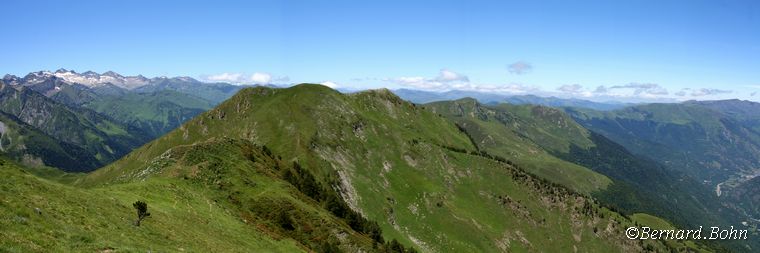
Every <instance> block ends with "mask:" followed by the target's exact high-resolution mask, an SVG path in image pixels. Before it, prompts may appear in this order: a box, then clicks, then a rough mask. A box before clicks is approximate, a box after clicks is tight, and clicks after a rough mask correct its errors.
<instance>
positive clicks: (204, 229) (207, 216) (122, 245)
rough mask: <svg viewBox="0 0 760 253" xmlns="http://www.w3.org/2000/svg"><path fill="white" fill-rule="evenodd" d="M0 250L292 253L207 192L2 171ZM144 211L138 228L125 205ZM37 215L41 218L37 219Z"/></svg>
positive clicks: (291, 245)
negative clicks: (85, 184)
mask: <svg viewBox="0 0 760 253" xmlns="http://www.w3.org/2000/svg"><path fill="white" fill-rule="evenodd" d="M0 181H1V183H0V185H2V186H1V188H0V189H2V192H3V199H2V201H0V226H1V227H3V233H0V248H3V249H4V250H5V251H8V252H51V251H53V252H93V251H102V250H107V249H114V250H115V251H117V252H145V251H157V252H170V251H175V252H176V251H186V252H250V251H258V252H296V251H301V248H299V247H298V245H297V243H295V242H294V241H292V240H287V239H284V240H276V239H273V238H271V237H270V236H268V235H266V234H265V233H263V232H261V231H259V230H257V229H256V228H255V227H252V226H250V225H247V224H245V223H244V222H243V221H241V219H240V218H239V217H237V216H236V215H235V214H234V213H231V212H230V210H229V209H227V208H225V207H223V206H221V205H219V204H217V203H215V202H214V201H213V199H212V198H211V197H210V195H212V194H211V193H210V192H209V191H207V190H203V189H202V188H198V187H197V186H194V185H192V184H189V183H187V182H183V181H181V180H176V179H170V178H153V179H151V180H147V181H144V182H134V183H128V184H121V185H118V186H113V187H107V188H97V189H81V188H77V187H72V186H67V185H62V184H59V183H56V182H52V181H48V180H45V179H40V178H38V177H35V176H33V175H31V174H28V173H27V172H25V171H24V170H22V169H21V168H19V167H18V166H16V165H13V164H11V163H10V162H8V161H3V165H2V166H0ZM137 200H142V201H145V202H147V203H148V210H149V212H150V213H151V216H150V217H149V218H147V219H146V220H144V221H143V223H142V225H141V226H140V227H135V226H134V225H132V222H133V220H134V219H135V218H136V214H135V210H134V209H133V208H132V206H131V204H132V203H133V202H135V201H137ZM35 208H39V210H41V214H38V213H37V212H35Z"/></svg>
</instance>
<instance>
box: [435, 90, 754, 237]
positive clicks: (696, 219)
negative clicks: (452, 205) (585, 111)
mask: <svg viewBox="0 0 760 253" xmlns="http://www.w3.org/2000/svg"><path fill="white" fill-rule="evenodd" d="M425 106H426V107H429V109H430V110H432V111H434V112H437V113H441V114H443V115H445V116H446V117H447V118H449V119H450V120H452V121H453V122H455V123H456V124H457V125H459V126H460V128H461V129H462V130H463V131H465V132H466V133H468V135H469V136H470V137H471V138H472V140H473V142H474V143H476V144H477V146H478V147H479V148H480V149H481V150H483V151H486V152H488V153H492V154H495V155H498V156H504V157H508V158H510V159H515V161H517V162H518V164H523V163H525V164H531V165H533V166H535V167H534V169H533V171H535V172H536V174H537V175H539V176H542V177H545V178H547V179H549V180H553V181H555V182H559V183H564V184H567V185H569V186H571V187H575V188H579V189H589V188H588V187H589V186H588V185H589V184H588V183H589V181H584V179H586V180H588V179H589V178H591V175H599V174H597V173H600V174H602V175H604V176H606V177H604V178H605V179H607V177H609V178H611V179H612V180H614V183H612V184H610V185H609V186H606V187H604V188H601V187H599V188H590V189H591V191H590V193H591V194H593V195H594V196H595V197H597V198H599V199H600V201H601V202H603V203H605V204H608V205H611V206H613V207H615V208H617V209H619V210H621V211H622V212H624V213H626V214H633V213H638V212H646V213H649V214H654V215H657V216H660V217H665V218H667V219H668V220H671V221H673V222H674V223H676V224H678V225H680V226H682V227H694V226H699V225H701V224H705V223H709V224H723V225H739V224H740V221H741V219H740V216H741V215H739V213H736V212H733V211H731V210H728V209H726V208H723V206H722V205H721V203H720V201H719V200H718V199H717V198H716V197H715V196H714V195H713V194H712V189H710V188H708V187H705V186H703V185H701V184H700V183H698V182H697V181H696V180H694V179H693V178H690V177H688V176H686V175H684V174H681V173H677V172H673V171H669V170H667V169H665V168H663V166H661V165H659V164H657V163H655V162H652V161H650V160H647V159H642V158H639V157H636V156H634V155H632V154H631V153H629V152H628V151H627V150H626V149H625V148H623V147H621V146H620V145H618V144H616V143H614V142H612V141H610V140H609V139H606V138H605V137H603V136H601V135H599V134H596V133H594V132H589V131H588V130H586V129H585V128H583V127H582V126H580V125H579V124H578V123H576V122H575V121H573V119H572V118H570V117H569V116H568V115H566V114H565V113H564V112H563V111H561V110H559V109H555V108H549V107H544V106H528V105H509V104H500V105H494V106H484V105H481V104H479V103H478V102H477V101H475V100H473V99H462V100H457V101H446V102H436V103H431V104H427V105H425ZM521 148H522V150H523V151H522V152H520V151H521ZM524 150H529V151H532V152H525V151H524ZM537 158H538V159H537ZM558 158H560V159H562V160H564V161H562V160H560V161H562V162H563V163H558V164H560V165H564V166H551V164H547V163H546V161H551V160H552V159H554V160H559V159H558ZM535 160H538V162H533V161H535ZM566 164H572V165H573V166H567V165H566ZM581 166H582V167H581ZM529 168H530V167H529ZM573 168H580V169H577V170H576V171H572V172H571V173H568V171H571V169H573ZM587 168H588V169H587ZM589 169H591V170H589ZM592 170H593V172H592ZM581 173H585V174H581ZM579 174H580V175H579ZM567 175H571V176H567ZM572 175H579V176H576V177H572ZM568 178H569V179H575V180H567V179H568ZM562 180H565V181H562ZM607 180H609V179H607ZM592 182H593V181H592ZM584 186H585V187H587V188H583V187H584ZM591 186H593V184H591ZM736 247H737V248H742V247H743V246H736Z"/></svg>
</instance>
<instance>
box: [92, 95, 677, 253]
mask: <svg viewBox="0 0 760 253" xmlns="http://www.w3.org/2000/svg"><path fill="white" fill-rule="evenodd" d="M219 138H224V139H232V140H236V141H240V142H242V143H253V144H255V145H258V146H265V147H267V149H268V150H271V152H272V154H273V156H276V157H278V159H280V158H281V160H283V161H293V162H297V163H298V164H300V167H302V168H303V170H304V171H308V172H309V173H311V174H313V175H314V177H315V179H316V180H317V181H318V182H319V184H323V185H327V186H330V187H329V188H332V189H335V190H336V192H337V193H338V195H339V196H340V198H341V199H343V200H345V202H346V205H347V206H348V207H349V208H350V209H351V210H354V211H355V212H357V213H360V214H361V215H362V216H364V217H367V218H368V219H369V220H373V221H377V222H378V223H379V227H380V228H381V229H382V234H383V236H384V238H385V240H386V241H389V240H392V239H395V240H398V241H399V242H401V243H402V244H404V245H408V246H412V247H414V248H417V249H419V250H421V251H433V252H439V251H448V250H453V251H460V252H462V251H481V252H494V251H508V250H510V249H513V250H514V249H526V250H534V251H561V250H562V249H567V248H568V247H575V248H578V250H579V251H624V252H628V251H641V250H643V248H641V247H644V246H646V245H640V244H639V243H635V242H634V241H631V240H628V239H625V238H624V236H623V233H622V229H623V227H624V226H625V225H624V224H628V223H629V221H627V219H626V218H622V217H621V216H619V215H618V214H616V213H613V212H610V211H609V210H607V209H605V208H601V207H600V206H599V204H597V203H595V202H594V201H593V200H590V199H588V198H586V197H583V196H581V195H579V194H576V193H574V192H573V191H569V190H567V189H566V188H564V187H560V186H557V185H555V184H551V183H549V182H548V181H545V180H543V179H539V178H536V177H534V176H531V175H529V174H527V173H525V172H523V170H522V169H521V168H519V167H516V166H515V165H512V164H514V163H513V162H511V161H509V162H507V161H506V160H502V159H496V158H495V157H493V156H491V155H487V154H482V153H479V152H478V151H477V149H476V147H475V146H474V145H473V144H472V142H471V140H470V139H469V138H468V136H467V135H466V134H464V133H462V132H461V131H460V130H459V129H458V128H457V127H456V125H455V124H453V123H451V122H449V121H448V120H447V119H446V118H443V117H440V116H438V115H437V114H435V113H432V112H431V111H429V110H426V109H423V108H421V107H419V106H416V105H414V104H411V103H408V102H405V101H403V100H401V99H400V98H398V97H396V96H395V95H393V94H392V93H390V92H389V91H387V90H378V91H367V92H360V93H356V94H350V95H345V94H340V93H338V92H336V91H334V90H331V89H329V88H327V87H324V86H321V85H310V84H303V85H298V86H295V87H292V88H288V89H271V88H263V87H259V88H247V89H243V90H241V91H240V92H239V93H238V94H237V95H235V96H234V97H232V98H230V99H229V100H227V101H225V102H224V103H222V104H220V105H219V106H218V107H216V108H214V109H212V110H210V111H207V112H205V113H202V114H201V115H199V116H198V117H196V118H194V119H192V120H190V121H188V122H187V123H185V124H184V125H183V126H181V127H180V128H178V129H175V130H173V131H171V132H170V133H168V134H167V135H165V136H163V137H161V138H159V139H157V140H155V141H153V142H151V143H148V144H146V145H145V146H143V147H141V148H139V149H137V150H135V151H134V152H132V153H130V154H129V155H127V156H125V157H124V158H123V159H121V160H119V161H117V162H116V163H113V164H111V165H109V166H107V167H105V168H103V169H101V170H98V171H95V172H93V173H91V174H90V175H88V176H86V177H85V178H83V179H82V180H81V181H80V182H79V184H80V185H101V186H103V185H113V184H117V185H118V184H123V183H126V184H129V183H130V182H139V181H142V180H152V179H155V178H162V177H164V176H167V175H169V176H171V175H182V174H184V173H182V172H180V173H175V172H173V171H176V170H181V171H187V172H188V173H195V174H197V175H200V174H203V173H205V172H204V171H207V170H213V171H216V170H222V171H225V170H226V167H225V166H222V167H219V166H217V165H215V164H216V163H213V162H209V163H208V165H203V166H200V165H199V166H198V167H193V166H192V164H194V163H195V162H192V163H181V162H178V159H179V158H178V157H180V156H178V155H175V153H177V152H179V150H184V149H186V148H184V147H187V146H188V145H191V146H197V145H198V143H203V142H208V141H211V140H215V139H219ZM234 150H236V149H227V148H225V149H223V151H221V152H219V153H220V154H227V153H229V154H234V153H235V152H236V151H234ZM198 154H200V153H198ZM184 157H187V155H184ZM183 159H184V158H183ZM204 159H205V158H204ZM204 159H191V161H196V162H202V161H204ZM183 164H185V165H183ZM209 166H210V167H209ZM589 173H592V174H593V172H589ZM288 177H289V176H284V178H288ZM225 178H226V177H224V176H222V177H221V178H219V180H220V182H221V183H222V184H224V185H227V184H226V183H224V182H225V180H226V179H225ZM603 178H604V177H600V180H602V179H603ZM254 188H255V187H254ZM307 188H308V187H307ZM240 196H245V195H240ZM250 208H251V210H255V209H256V207H255V205H254V206H252V207H250ZM326 208H328V209H330V208H331V205H329V204H327V207H326ZM256 217H259V218H261V217H260V216H256ZM298 229H300V228H298ZM298 229H297V230H298ZM547 238H548V239H547ZM546 240H550V241H552V242H553V243H541V242H545V241H546ZM304 243H305V244H307V245H308V244H310V243H311V242H309V241H304ZM650 243H651V246H649V247H655V248H659V249H662V250H665V248H664V247H666V246H664V245H661V244H659V242H648V243H647V244H650Z"/></svg>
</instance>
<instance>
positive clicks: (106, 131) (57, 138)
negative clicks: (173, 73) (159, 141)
mask: <svg viewBox="0 0 760 253" xmlns="http://www.w3.org/2000/svg"><path fill="white" fill-rule="evenodd" d="M0 86H1V87H2V89H0V113H4V116H3V117H2V118H3V119H4V120H2V121H0V122H2V123H3V124H4V125H5V127H4V130H5V131H3V133H4V134H3V136H4V137H2V138H5V139H4V140H5V141H6V142H8V143H6V145H5V146H4V147H3V148H1V149H2V150H3V151H2V152H4V153H6V154H8V155H9V156H11V157H14V158H15V159H16V160H18V161H22V162H24V163H26V164H34V165H47V166H54V167H58V168H62V169H65V170H68V171H89V170H93V169H95V168H97V167H100V166H103V165H105V164H108V163H110V162H112V161H114V160H116V159H118V158H120V157H121V156H123V155H124V154H126V153H127V152H129V151H130V150H132V149H133V148H136V147H138V146H140V145H142V144H144V143H145V142H147V141H149V140H151V139H153V138H156V137H158V136H160V135H162V134H164V133H166V132H168V131H171V130H172V129H174V128H176V127H178V126H179V125H181V124H182V123H183V122H185V121H187V120H189V119H191V118H193V117H194V116H195V115H198V114H199V113H201V112H204V111H206V110H208V109H210V108H212V107H213V106H214V105H216V104H218V103H220V102H221V101H223V100H225V99H227V98H229V97H230V96H232V95H234V94H235V93H236V92H237V91H238V90H240V89H242V88H244V86H238V85H232V84H227V83H203V82H200V81H198V80H195V79H193V78H190V77H172V78H168V77H156V78H146V77H144V76H141V75H138V76H122V75H120V74H118V73H115V72H112V71H109V72H105V73H103V74H98V73H95V72H92V71H87V72H84V73H77V72H75V71H70V70H65V69H59V70H57V71H55V72H50V71H38V72H32V73H29V74H28V75H26V76H24V77H17V76H13V75H5V76H4V77H3V78H2V80H0ZM0 144H2V142H0ZM53 150H57V151H55V152H54V151H53Z"/></svg>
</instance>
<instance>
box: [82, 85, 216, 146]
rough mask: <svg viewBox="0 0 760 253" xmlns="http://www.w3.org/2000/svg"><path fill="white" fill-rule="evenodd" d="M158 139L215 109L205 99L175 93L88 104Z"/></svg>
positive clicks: (109, 98) (117, 97) (126, 96)
mask: <svg viewBox="0 0 760 253" xmlns="http://www.w3.org/2000/svg"><path fill="white" fill-rule="evenodd" d="M84 107H86V108H90V109H92V110H94V111H96V112H99V113H101V114H103V115H106V116H108V117H111V118H113V119H114V120H116V121H119V122H121V123H124V124H127V125H132V126H135V127H137V128H139V129H141V130H142V131H143V132H145V133H147V134H148V135H150V136H153V137H157V136H160V135H162V134H164V133H166V132H169V131H170V130H172V129H174V128H176V127H178V126H180V125H181V124H182V123H184V122H185V121H187V120H189V119H191V118H193V117H195V116H196V115H198V114H200V113H201V112H204V111H206V110H208V109H211V108H212V107H213V105H212V103H211V102H209V101H206V100H204V99H202V98H198V97H195V96H191V95H187V94H184V93H179V92H176V91H171V90H164V91H158V92H154V93H134V92H133V93H128V94H120V95H115V96H101V97H99V98H97V99H94V100H93V101H90V102H88V103H86V104H85V105H84Z"/></svg>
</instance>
